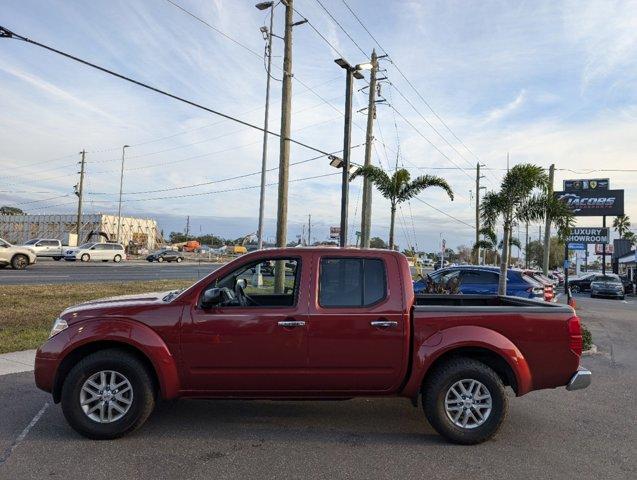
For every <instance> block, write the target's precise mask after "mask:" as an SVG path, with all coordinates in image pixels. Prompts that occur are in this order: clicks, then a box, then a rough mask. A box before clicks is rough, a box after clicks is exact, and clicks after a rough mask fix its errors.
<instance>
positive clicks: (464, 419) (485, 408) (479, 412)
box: [445, 379, 493, 429]
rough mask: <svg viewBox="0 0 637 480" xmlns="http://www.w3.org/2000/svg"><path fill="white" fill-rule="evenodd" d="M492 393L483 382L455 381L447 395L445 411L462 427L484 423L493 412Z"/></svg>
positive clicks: (452, 420) (456, 424)
mask: <svg viewBox="0 0 637 480" xmlns="http://www.w3.org/2000/svg"><path fill="white" fill-rule="evenodd" d="M492 407H493V401H492V398H491V393H490V392H489V390H488V389H487V387H486V386H484V384H483V383H481V382H479V381H478V380H473V379H463V380H459V381H457V382H456V383H454V384H453V385H452V386H451V387H450V388H449V390H447V394H446V395H445V412H446V413H447V417H449V420H451V422H452V423H453V424H454V425H455V426H457V427H460V428H469V429H470V428H476V427H479V426H481V425H482V424H484V422H486V421H487V419H488V418H489V415H490V414H491V409H492Z"/></svg>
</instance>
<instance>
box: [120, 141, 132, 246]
mask: <svg viewBox="0 0 637 480" xmlns="http://www.w3.org/2000/svg"><path fill="white" fill-rule="evenodd" d="M129 146H130V145H124V146H123V147H122V170H121V173H120V175H119V204H118V207H117V243H120V239H119V235H120V233H121V230H122V187H123V185H124V154H125V152H126V149H127V148H128V147H129Z"/></svg>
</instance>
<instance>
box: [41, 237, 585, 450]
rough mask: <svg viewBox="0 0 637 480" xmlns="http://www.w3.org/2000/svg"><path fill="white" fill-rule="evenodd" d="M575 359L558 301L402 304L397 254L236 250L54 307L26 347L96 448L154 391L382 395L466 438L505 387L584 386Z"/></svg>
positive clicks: (133, 417) (578, 344) (519, 390)
mask: <svg viewBox="0 0 637 480" xmlns="http://www.w3.org/2000/svg"><path fill="white" fill-rule="evenodd" d="M261 266H263V267H264V268H263V269H262V270H261V268H260V267H261ZM266 266H273V267H270V269H269V270H268V269H267V268H265V267H266ZM262 272H268V273H267V274H265V275H264V274H263V273H262ZM581 353H582V336H581V332H580V321H579V318H578V317H577V316H576V315H575V313H574V311H573V310H572V309H571V308H570V307H568V306H562V305H556V304H547V303H544V302H538V301H534V300H524V299H519V298H516V297H496V296H473V295H423V296H415V295H414V292H413V288H412V280H411V272H410V269H409V265H408V263H407V259H406V257H405V256H403V255H402V254H400V253H397V252H391V251H383V250H353V249H329V248H323V249H321V248H293V249H280V250H263V251H258V252H254V253H251V254H248V255H245V256H243V257H241V258H238V259H236V260H234V261H233V262H231V263H229V264H227V265H225V266H224V267H222V268H220V269H219V270H216V271H215V272H213V273H211V274H210V275H208V276H207V277H206V278H204V279H202V280H200V281H198V282H197V283H195V284H194V285H193V286H191V287H190V288H187V289H185V290H183V291H175V292H163V293H149V294H146V295H134V296H133V295H129V296H123V297H114V298H107V299H103V300H96V301H92V302H87V303H83V304H81V305H78V306H75V307H71V308H68V309H67V310H65V311H64V312H63V313H62V314H61V316H60V317H59V318H58V319H57V320H56V321H55V323H54V325H53V329H52V331H51V337H50V338H49V340H48V341H47V342H45V343H44V345H42V346H41V347H40V349H39V350H38V352H37V355H36V362H35V380H36V383H37V385H38V387H39V388H41V389H42V390H45V391H47V392H50V393H52V395H53V399H54V401H55V402H56V403H57V402H61V403H62V411H63V412H64V415H65V416H66V419H67V420H68V422H69V423H70V424H71V426H72V427H73V428H75V429H76V430H77V431H78V432H79V433H81V434H82V435H85V436H87V437H90V438H96V439H103V438H115V437H118V436H121V435H124V434H126V433H128V432H130V431H132V430H133V429H135V428H137V427H139V426H140V425H142V424H143V423H144V421H145V420H146V419H147V417H148V416H149V415H150V413H151V411H152V410H153V407H154V404H155V401H156V399H157V398H158V397H160V398H163V399H173V398H177V397H189V398H193V397H198V398H259V399H280V400H283V399H289V400H298V399H313V400H332V399H347V398H352V397H357V396H396V397H405V398H408V399H410V400H411V401H412V402H413V405H414V406H417V405H418V401H419V400H421V401H422V406H423V408H424V412H425V415H426V417H427V419H428V421H429V422H430V424H431V425H432V426H433V427H434V428H435V429H436V430H437V431H438V432H439V433H440V434H442V435H444V436H445V437H446V438H448V439H450V440H451V441H454V442H457V443H463V444H473V443H478V442H482V441H484V440H486V439H488V438H490V437H491V436H492V435H494V434H495V432H496V431H497V430H498V428H499V427H500V425H501V423H502V421H503V420H504V418H505V415H506V412H507V402H508V400H507V395H506V394H505V387H510V388H511V389H512V390H513V391H514V392H515V394H516V395H518V396H520V395H524V394H526V393H528V392H530V391H532V390H538V389H542V388H555V387H564V386H565V387H566V389H567V390H576V389H580V388H585V387H587V386H588V385H589V383H590V378H591V373H590V372H589V371H588V370H585V369H581V368H580V367H579V359H580V355H581Z"/></svg>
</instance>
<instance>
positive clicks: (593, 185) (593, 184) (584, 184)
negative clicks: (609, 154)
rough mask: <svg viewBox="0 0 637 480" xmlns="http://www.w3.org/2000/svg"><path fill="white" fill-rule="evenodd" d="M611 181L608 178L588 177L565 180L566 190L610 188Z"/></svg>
mask: <svg viewBox="0 0 637 480" xmlns="http://www.w3.org/2000/svg"><path fill="white" fill-rule="evenodd" d="M609 185H610V182H609V181H608V178H588V179H582V180H564V190H565V191H566V192H579V191H582V190H608V188H609Z"/></svg>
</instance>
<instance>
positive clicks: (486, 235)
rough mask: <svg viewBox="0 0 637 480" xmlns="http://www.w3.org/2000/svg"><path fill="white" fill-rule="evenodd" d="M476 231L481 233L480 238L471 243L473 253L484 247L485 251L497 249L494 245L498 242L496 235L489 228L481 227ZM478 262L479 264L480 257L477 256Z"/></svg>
mask: <svg viewBox="0 0 637 480" xmlns="http://www.w3.org/2000/svg"><path fill="white" fill-rule="evenodd" d="M478 233H479V234H480V235H482V240H478V241H477V242H476V243H474V244H473V252H474V253H476V254H477V253H478V251H479V250H480V249H484V250H486V251H487V252H492V251H494V250H497V248H496V245H497V243H498V237H497V236H496V234H495V232H494V231H493V230H491V229H490V228H481V229H480V230H478ZM485 263H486V254H485ZM478 264H480V258H478Z"/></svg>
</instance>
